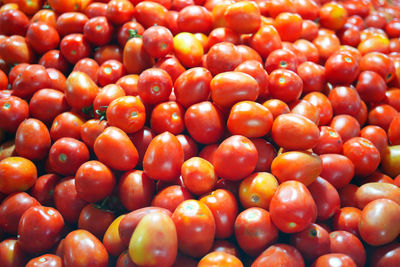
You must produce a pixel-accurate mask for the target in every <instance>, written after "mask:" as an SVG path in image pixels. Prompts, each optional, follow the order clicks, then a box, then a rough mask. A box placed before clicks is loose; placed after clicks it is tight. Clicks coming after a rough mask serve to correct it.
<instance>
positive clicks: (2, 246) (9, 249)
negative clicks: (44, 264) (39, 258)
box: [0, 238, 29, 267]
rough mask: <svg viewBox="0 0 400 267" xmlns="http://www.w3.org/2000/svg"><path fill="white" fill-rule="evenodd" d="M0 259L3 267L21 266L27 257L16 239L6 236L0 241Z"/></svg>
mask: <svg viewBox="0 0 400 267" xmlns="http://www.w3.org/2000/svg"><path fill="white" fill-rule="evenodd" d="M0 260H1V262H2V264H3V265H4V267H15V266H17V267H22V266H25V264H26V262H27V261H28V260H29V257H28V255H27V253H26V252H24V251H23V250H22V248H21V245H20V244H19V242H18V240H17V239H14V238H7V239H4V240H3V241H2V242H0Z"/></svg>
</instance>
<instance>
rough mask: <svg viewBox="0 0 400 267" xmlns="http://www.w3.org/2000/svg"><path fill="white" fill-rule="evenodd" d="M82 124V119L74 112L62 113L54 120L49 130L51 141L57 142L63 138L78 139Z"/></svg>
mask: <svg viewBox="0 0 400 267" xmlns="http://www.w3.org/2000/svg"><path fill="white" fill-rule="evenodd" d="M83 123H84V118H82V117H81V116H80V115H79V114H77V113H75V112H69V111H66V112H63V113H61V114H59V115H57V117H55V118H54V120H53V123H52V125H51V128H50V136H51V139H52V141H54V142H55V141H57V140H58V139H61V138H63V137H70V138H75V139H77V140H79V139H80V129H81V126H82V125H83Z"/></svg>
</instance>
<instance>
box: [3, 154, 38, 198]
mask: <svg viewBox="0 0 400 267" xmlns="http://www.w3.org/2000/svg"><path fill="white" fill-rule="evenodd" d="M36 179H37V169H36V166H35V164H33V162H32V161H30V160H29V159H26V158H23V157H8V158H5V159H3V160H1V161H0V180H1V184H0V192H1V193H4V194H11V193H15V192H23V191H26V190H28V189H29V188H31V187H32V186H33V185H34V184H35V182H36Z"/></svg>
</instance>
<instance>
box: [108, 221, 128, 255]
mask: <svg viewBox="0 0 400 267" xmlns="http://www.w3.org/2000/svg"><path fill="white" fill-rule="evenodd" d="M124 217H125V215H121V216H119V217H117V218H116V219H114V220H113V221H112V223H111V224H109V226H108V228H107V230H106V231H105V233H104V237H103V245H104V247H105V248H106V249H107V252H108V253H109V254H110V255H112V256H114V257H117V256H119V255H120V254H121V253H122V252H123V251H124V250H125V248H126V246H125V244H123V243H122V241H121V238H120V236H119V232H118V227H119V224H120V222H121V220H122V219H123V218H124Z"/></svg>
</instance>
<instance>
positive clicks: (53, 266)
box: [25, 254, 63, 267]
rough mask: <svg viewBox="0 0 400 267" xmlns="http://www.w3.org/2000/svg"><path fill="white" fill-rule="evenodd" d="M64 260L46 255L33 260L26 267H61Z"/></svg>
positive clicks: (52, 255)
mask: <svg viewBox="0 0 400 267" xmlns="http://www.w3.org/2000/svg"><path fill="white" fill-rule="evenodd" d="M61 266H63V260H62V259H61V258H60V257H59V256H57V255H54V254H44V255H42V256H39V257H36V258H33V259H31V260H30V261H29V262H28V263H27V264H26V266H25V267H61Z"/></svg>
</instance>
